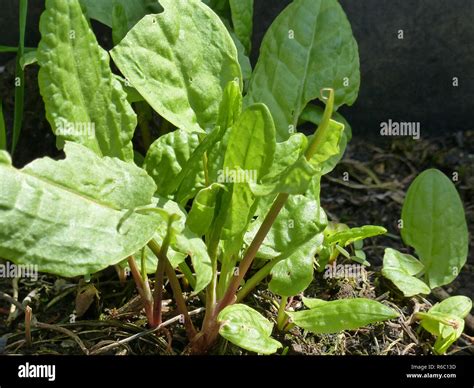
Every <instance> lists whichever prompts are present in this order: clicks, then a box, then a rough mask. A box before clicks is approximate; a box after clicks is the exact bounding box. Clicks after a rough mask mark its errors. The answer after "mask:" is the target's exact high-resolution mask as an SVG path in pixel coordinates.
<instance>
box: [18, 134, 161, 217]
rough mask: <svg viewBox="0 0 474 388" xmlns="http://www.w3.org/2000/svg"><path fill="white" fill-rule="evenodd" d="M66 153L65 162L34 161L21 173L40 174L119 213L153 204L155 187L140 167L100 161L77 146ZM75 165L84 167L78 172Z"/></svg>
mask: <svg viewBox="0 0 474 388" xmlns="http://www.w3.org/2000/svg"><path fill="white" fill-rule="evenodd" d="M65 152H66V154H67V158H66V159H64V160H59V161H53V160H52V159H50V158H42V159H37V160H35V161H33V162H32V163H30V164H29V165H27V166H26V167H25V168H24V169H23V171H24V172H25V173H32V174H35V175H41V177H43V178H44V179H47V180H48V181H50V182H51V183H56V184H57V185H59V186H62V187H64V188H69V189H71V190H74V191H75V192H77V193H81V194H83V195H85V196H87V197H93V198H95V199H96V200H99V201H100V202H101V203H103V204H106V205H108V206H111V207H113V208H115V209H118V210H120V209H135V208H138V207H141V206H146V205H149V204H150V203H151V202H152V196H153V194H154V192H155V190H156V186H155V185H154V183H153V180H152V179H151V178H150V177H149V176H148V174H147V173H146V172H145V171H144V170H142V169H141V168H138V167H136V166H134V165H133V164H130V165H127V164H124V163H123V162H122V161H120V160H119V159H116V158H109V157H104V158H99V157H97V155H96V154H95V153H94V152H93V151H91V150H90V149H88V148H85V147H84V146H81V145H80V144H77V143H70V142H67V143H66V146H65ZM52 163H54V165H55V168H54V169H52V168H51V165H52ZM77 166H83V167H82V169H81V170H80V171H78V167H77ZM104 171H107V174H104Z"/></svg>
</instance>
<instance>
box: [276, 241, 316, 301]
mask: <svg viewBox="0 0 474 388" xmlns="http://www.w3.org/2000/svg"><path fill="white" fill-rule="evenodd" d="M323 238H324V236H323V234H322V233H319V234H317V235H315V236H314V237H313V238H312V239H311V240H309V241H308V242H306V243H305V244H303V245H301V246H297V247H296V248H295V249H294V250H292V251H290V252H288V253H286V254H285V255H284V256H283V257H281V258H278V259H275V260H278V263H276V264H275V266H274V267H273V268H272V270H271V272H270V274H271V276H272V280H271V281H270V283H269V284H268V289H269V290H270V291H271V292H274V293H275V294H278V295H281V296H294V295H297V294H299V293H300V292H303V291H304V290H305V289H306V288H307V287H308V286H309V285H310V283H311V282H312V281H313V272H314V255H315V254H316V252H317V250H318V249H319V248H320V246H321V245H322V243H323Z"/></svg>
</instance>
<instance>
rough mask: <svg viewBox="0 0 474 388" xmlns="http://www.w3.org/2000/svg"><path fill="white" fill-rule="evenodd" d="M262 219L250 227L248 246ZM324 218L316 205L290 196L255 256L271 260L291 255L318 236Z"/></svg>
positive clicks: (324, 222)
mask: <svg viewBox="0 0 474 388" xmlns="http://www.w3.org/2000/svg"><path fill="white" fill-rule="evenodd" d="M263 218H264V215H262V216H260V217H258V218H257V219H256V220H255V221H254V222H252V224H251V225H250V228H249V230H248V231H247V233H246V234H245V241H246V243H247V244H250V243H251V241H252V240H253V238H254V237H255V235H256V233H257V231H258V229H259V228H260V225H261V223H262V222H263ZM326 225H327V217H326V214H325V213H324V211H323V209H322V208H321V207H320V206H319V204H318V202H316V201H314V200H311V199H309V198H307V197H304V196H302V195H293V196H290V197H289V198H288V200H287V202H286V204H285V206H284V207H283V209H282V210H281V211H280V213H279V214H278V216H277V218H276V219H275V222H274V223H273V225H272V227H271V229H270V231H269V232H268V234H267V236H266V237H265V239H264V241H263V243H262V245H261V247H260V249H259V251H258V254H257V256H258V257H260V258H264V259H273V258H276V257H278V256H280V255H282V254H285V253H286V252H289V251H293V250H294V249H295V248H298V247H300V246H302V245H303V244H305V243H307V242H308V241H310V240H311V239H312V238H313V237H315V236H316V235H318V234H319V233H322V232H323V231H324V229H325V228H326Z"/></svg>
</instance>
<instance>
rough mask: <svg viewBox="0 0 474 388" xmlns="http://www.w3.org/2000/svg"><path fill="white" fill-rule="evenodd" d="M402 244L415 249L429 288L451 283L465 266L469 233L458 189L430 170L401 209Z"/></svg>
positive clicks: (424, 173)
mask: <svg viewBox="0 0 474 388" xmlns="http://www.w3.org/2000/svg"><path fill="white" fill-rule="evenodd" d="M402 220H403V228H402V230H401V234H402V237H403V241H404V242H405V243H406V244H407V245H410V246H411V247H413V248H415V250H416V253H417V255H418V257H419V258H420V260H421V262H422V263H423V264H424V266H425V278H426V281H427V283H428V284H429V286H430V288H432V289H433V288H435V287H439V286H443V285H445V284H449V283H451V282H452V281H453V280H454V279H455V278H456V277H457V275H458V274H459V271H460V270H461V268H462V267H463V265H464V264H465V263H466V258H467V253H468V247H469V242H468V231H467V224H466V218H465V215H464V209H463V205H462V202H461V199H460V197H459V194H458V192H457V191H456V187H455V186H454V184H453V183H452V182H451V180H450V179H449V178H448V177H447V176H446V175H444V174H443V173H442V172H441V171H439V170H435V169H429V170H426V171H424V172H423V173H421V174H420V175H419V176H418V177H417V178H416V179H415V180H414V181H413V183H412V184H411V185H410V188H409V189H408V192H407V196H406V198H405V202H404V204H403V209H402Z"/></svg>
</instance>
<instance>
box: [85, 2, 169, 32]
mask: <svg viewBox="0 0 474 388" xmlns="http://www.w3.org/2000/svg"><path fill="white" fill-rule="evenodd" d="M81 3H83V4H84V6H85V7H86V8H87V15H88V16H89V17H90V18H91V19H95V20H98V21H99V22H101V23H103V24H105V25H107V26H109V27H112V24H113V10H114V7H116V6H117V5H118V6H120V7H122V8H123V12H124V13H125V15H126V26H125V27H126V28H127V29H130V28H132V27H133V26H134V25H135V24H136V23H137V22H138V21H139V20H140V19H141V18H142V17H143V16H145V15H148V14H150V13H157V12H160V11H161V7H160V5H159V4H158V0H132V1H131V0H99V1H98V0H81Z"/></svg>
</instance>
